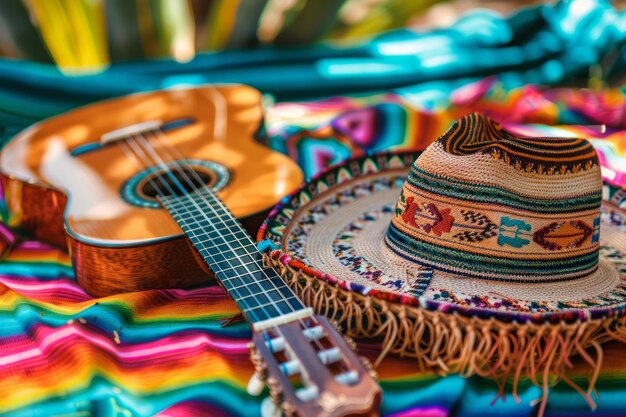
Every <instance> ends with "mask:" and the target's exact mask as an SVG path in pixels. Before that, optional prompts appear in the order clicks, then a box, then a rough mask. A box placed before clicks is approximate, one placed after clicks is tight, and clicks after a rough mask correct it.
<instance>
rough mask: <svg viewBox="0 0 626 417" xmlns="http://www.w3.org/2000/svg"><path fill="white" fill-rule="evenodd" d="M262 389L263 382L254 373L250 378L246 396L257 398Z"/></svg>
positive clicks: (263, 386)
mask: <svg viewBox="0 0 626 417" xmlns="http://www.w3.org/2000/svg"><path fill="white" fill-rule="evenodd" d="M263 388H265V382H263V381H261V379H260V378H259V377H258V376H257V374H256V373H255V374H254V375H252V377H251V378H250V381H249V382H248V387H247V389H246V390H247V391H248V394H250V395H252V396H254V397H258V396H259V395H261V393H262V392H263Z"/></svg>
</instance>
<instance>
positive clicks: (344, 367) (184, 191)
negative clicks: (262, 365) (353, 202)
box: [127, 139, 347, 383]
mask: <svg viewBox="0 0 626 417" xmlns="http://www.w3.org/2000/svg"><path fill="white" fill-rule="evenodd" d="M144 140H145V139H144ZM127 142H128V143H129V144H130V145H131V146H132V147H133V148H135V152H136V154H137V155H140V154H143V155H144V156H145V153H144V152H143V150H142V149H137V147H138V145H137V143H134V141H130V140H127ZM142 159H144V163H145V160H146V159H145V158H142ZM161 161H162V160H161ZM148 162H149V160H148ZM166 166H167V165H166ZM169 174H170V175H171V171H170V173H169ZM157 178H159V181H160V182H161V183H162V185H165V186H166V187H167V188H168V189H169V191H170V192H171V193H172V194H175V193H174V192H173V190H172V188H171V187H170V185H169V184H168V183H167V182H164V181H163V179H162V178H161V177H159V176H157ZM151 181H154V180H151ZM179 184H180V183H179ZM153 186H154V187H155V188H156V189H157V192H159V193H160V194H161V195H164V193H163V191H162V190H161V189H160V187H159V186H158V185H157V184H156V183H153ZM190 186H191V185H190ZM207 188H208V187H207ZM180 191H181V192H183V193H184V195H185V196H188V197H189V198H190V199H191V198H192V197H191V195H190V193H186V190H185V189H184V188H182V189H180ZM196 191H197V189H196ZM209 207H210V206H209ZM224 208H225V207H224ZM213 211H214V212H215V210H213ZM226 213H228V211H226ZM216 214H217V213H216ZM217 215H218V214H217ZM205 217H206V216H205ZM233 220H234V218H233ZM207 221H208V222H209V224H211V225H212V226H213V224H212V222H211V220H210V219H209V218H208V217H207ZM227 227H228V228H229V229H230V227H229V226H228V225H227ZM213 228H214V229H215V230H216V233H217V229H216V228H215V227H214V226H213ZM218 234H219V233H218ZM222 240H224V242H225V243H227V242H226V241H225V239H222ZM211 259H212V260H213V262H215V259H214V258H213V257H212V256H211ZM253 261H256V260H254V259H253ZM227 262H228V263H229V264H230V265H231V266H232V264H231V263H230V261H228V260H227ZM257 266H258V264H257ZM244 268H245V269H246V270H247V271H248V272H249V273H252V271H251V270H250V269H249V268H248V267H247V266H244ZM263 273H264V275H266V277H267V274H266V273H265V271H264V270H263ZM268 278H269V277H268ZM270 282H271V283H272V285H273V286H274V287H275V288H277V287H276V286H275V285H274V283H273V281H270ZM255 284H256V285H257V286H258V287H259V289H261V290H262V287H261V286H260V285H259V284H258V283H257V282H255ZM234 291H235V292H236V293H239V291H237V289H235V290H234ZM294 296H295V294H294ZM267 298H268V300H269V301H270V302H271V303H273V300H272V299H270V298H269V297H267ZM275 308H276V310H277V311H278V312H280V313H281V314H284V313H282V310H281V309H280V308H278V307H275ZM293 311H297V310H293ZM255 315H256V314H255ZM311 318H312V319H313V321H314V322H316V320H314V318H313V317H312V316H311ZM298 321H299V322H300V323H301V324H302V326H303V327H304V328H307V327H308V326H307V325H306V324H305V322H304V321H303V320H302V319H298ZM317 324H319V323H317ZM272 328H273V329H274V330H275V332H276V334H277V335H278V336H279V337H281V338H282V339H283V343H285V347H286V348H288V347H289V342H288V340H287V339H286V338H285V337H284V334H283V332H282V331H281V329H280V327H279V326H278V325H274V326H272ZM314 341H315V343H316V344H317V345H318V347H319V349H320V351H322V350H324V347H323V345H322V344H321V342H320V341H319V340H318V339H314ZM286 352H289V349H287V350H286ZM289 356H290V357H291V359H297V358H296V357H295V356H294V355H293V354H290V355H289ZM299 362H301V361H299ZM339 366H340V368H343V369H344V370H347V367H346V366H345V365H344V363H343V361H340V362H339ZM303 377H304V375H303ZM309 383H310V381H309Z"/></svg>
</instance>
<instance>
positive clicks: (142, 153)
mask: <svg viewBox="0 0 626 417" xmlns="http://www.w3.org/2000/svg"><path fill="white" fill-rule="evenodd" d="M131 139H134V140H127V143H129V144H130V145H131V147H133V148H134V149H135V153H136V154H137V155H138V156H139V157H140V159H142V161H143V163H144V164H145V165H146V166H147V167H150V166H152V165H153V164H155V163H156V164H157V165H158V166H159V167H160V168H161V169H162V170H163V171H164V172H165V173H166V174H167V175H168V177H169V178H170V180H171V181H172V182H173V183H174V184H176V188H178V190H179V191H180V192H181V193H182V196H181V197H180V198H181V200H182V199H184V198H187V199H188V201H191V203H192V204H193V205H194V206H195V207H196V209H197V210H198V212H199V213H201V215H202V216H203V217H204V218H205V219H206V220H207V222H208V223H209V225H210V226H211V227H212V228H213V229H214V232H215V233H216V234H217V235H218V236H219V238H220V239H221V240H222V242H223V243H224V244H225V245H226V246H230V245H228V242H227V241H226V239H225V238H224V237H223V236H222V235H221V234H220V233H219V231H218V230H217V227H216V226H215V224H214V223H213V222H212V221H211V219H210V218H209V217H208V216H207V214H206V213H205V212H204V211H203V210H202V208H201V207H200V206H199V205H198V202H197V201H196V200H194V199H193V197H192V194H191V193H189V192H188V191H187V190H186V189H185V187H183V185H182V184H181V183H180V181H178V179H177V178H176V177H175V176H174V175H173V173H172V171H171V170H170V169H169V167H168V166H167V164H165V162H164V161H163V159H162V158H160V156H159V155H158V154H157V153H156V152H155V150H154V149H152V148H151V147H150V146H149V145H147V142H146V140H145V138H143V135H141V134H137V135H133V136H132V137H131ZM140 140H141V141H142V142H144V145H143V146H141V145H140V144H139V141H140ZM148 153H149V154H150V155H151V157H152V159H153V161H151V160H150V156H148ZM168 162H169V161H168ZM181 176H182V175H181ZM154 178H155V179H158V180H159V182H161V184H162V185H164V186H165V187H166V188H167V189H168V191H169V192H170V194H172V195H177V193H176V192H175V191H174V190H173V189H172V187H171V186H170V184H168V183H167V182H165V181H164V179H163V177H161V176H159V175H157V176H155V177H154ZM187 180H188V177H187ZM148 182H149V183H151V184H152V185H153V186H155V183H154V179H151V180H149V181H148ZM189 186H190V187H194V185H193V183H189ZM155 188H156V187H155ZM159 188H160V187H159ZM194 191H198V189H195V190H194ZM157 192H158V193H159V194H160V197H163V198H167V195H166V194H165V193H164V192H163V190H157ZM160 200H161V202H162V203H163V202H164V200H163V199H160ZM182 201H184V200H182ZM207 205H208V206H209V207H210V203H209V202H208V201H207ZM192 237H196V238H199V236H198V235H197V234H195V233H192ZM232 253H233V254H234V255H235V258H239V259H240V258H241V257H239V256H237V254H236V253H235V252H234V251H232ZM209 256H210V258H211V260H212V261H213V262H214V263H216V264H219V263H218V262H217V261H216V260H215V258H214V257H213V256H211V255H209ZM253 260H254V259H253ZM226 262H228V264H229V265H230V266H231V267H235V266H237V265H235V264H233V263H231V262H230V260H226ZM246 270H248V272H250V273H252V271H251V270H250V269H249V268H246ZM253 284H256V285H257V287H258V288H259V289H260V290H261V292H260V293H261V294H264V293H263V288H262V287H261V286H260V285H259V284H258V283H256V282H253ZM248 287H249V285H248ZM235 291H236V294H237V295H238V296H239V297H243V294H241V292H240V291H238V290H235ZM250 292H251V293H252V291H250ZM266 298H267V299H268V301H270V305H272V306H273V307H274V308H275V309H276V311H277V312H278V313H279V314H286V313H289V312H293V311H296V310H294V309H293V308H292V307H291V305H289V304H288V303H285V304H287V306H289V308H290V309H291V311H286V312H285V311H283V309H282V308H281V307H280V306H279V305H278V304H277V303H276V302H275V301H274V300H272V299H271V298H270V297H269V296H267V295H266ZM245 304H248V303H245ZM248 309H250V310H251V312H253V311H252V310H254V309H253V308H252V306H248ZM261 309H263V310H265V311H264V312H265V313H266V314H269V313H268V311H269V310H267V309H265V308H263V307H261ZM253 313H254V312H253ZM255 316H258V314H255Z"/></svg>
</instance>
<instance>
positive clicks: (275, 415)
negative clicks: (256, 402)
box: [261, 397, 282, 417]
mask: <svg viewBox="0 0 626 417" xmlns="http://www.w3.org/2000/svg"><path fill="white" fill-rule="evenodd" d="M261 416H262V417H281V416H282V412H281V411H280V408H279V407H278V405H276V403H275V402H274V401H273V400H272V399H271V398H270V397H265V399H264V400H263V402H262V403H261Z"/></svg>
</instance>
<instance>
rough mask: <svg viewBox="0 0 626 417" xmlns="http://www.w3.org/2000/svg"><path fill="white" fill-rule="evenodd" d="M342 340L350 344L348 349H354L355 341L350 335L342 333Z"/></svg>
mask: <svg viewBox="0 0 626 417" xmlns="http://www.w3.org/2000/svg"><path fill="white" fill-rule="evenodd" d="M343 340H345V341H346V343H347V344H348V346H350V349H352V350H354V351H356V342H355V341H354V340H353V339H352V338H351V337H349V336H346V335H344V336H343Z"/></svg>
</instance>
